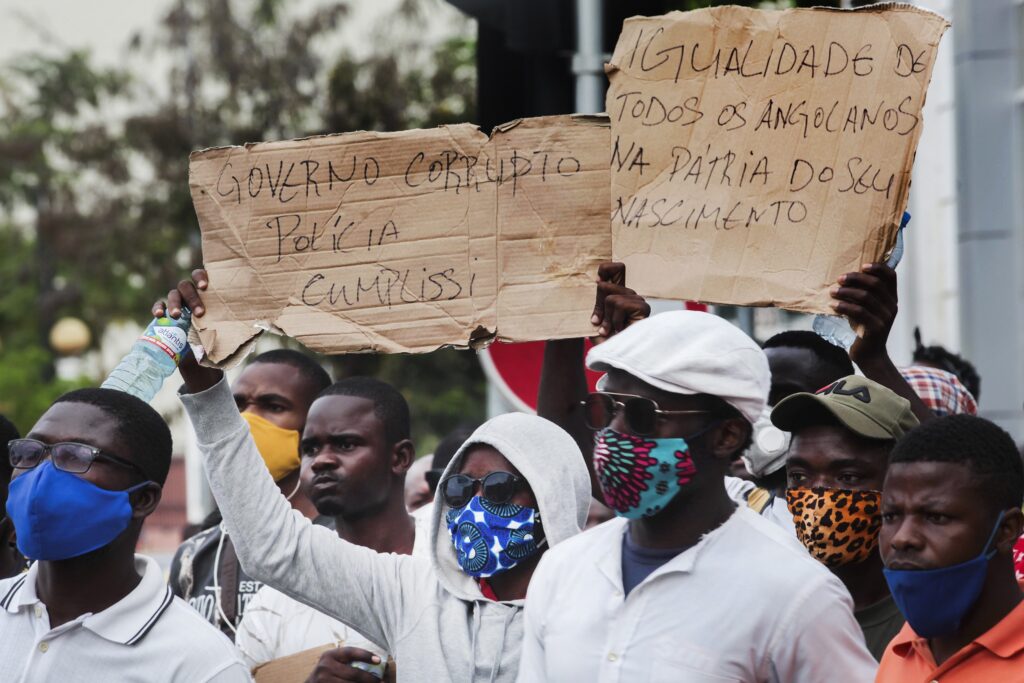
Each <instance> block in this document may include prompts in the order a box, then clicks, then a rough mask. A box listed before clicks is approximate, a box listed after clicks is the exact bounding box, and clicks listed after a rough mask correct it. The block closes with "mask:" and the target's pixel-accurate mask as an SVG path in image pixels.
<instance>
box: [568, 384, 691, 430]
mask: <svg viewBox="0 0 1024 683" xmlns="http://www.w3.org/2000/svg"><path fill="white" fill-rule="evenodd" d="M582 404H583V411H584V420H585V421H586V424H587V427H589V428H590V429H593V430H594V431H597V430H599V429H604V428H605V427H607V426H609V425H610V424H611V423H612V422H613V421H614V420H615V416H616V414H618V413H619V412H620V411H621V412H622V416H623V419H624V420H625V422H626V429H627V430H628V431H629V432H630V433H631V434H635V435H636V436H650V435H651V434H654V432H655V430H656V429H657V427H658V420H661V419H664V418H666V417H669V416H671V415H701V414H707V413H710V412H711V411H710V410H662V408H661V406H659V405H658V403H657V402H656V401H654V400H653V399H649V398H645V397H643V396H633V395H632V394H612V393H608V392H605V391H595V392H594V393H592V394H590V395H589V396H587V398H586V400H584V401H583V402H582Z"/></svg>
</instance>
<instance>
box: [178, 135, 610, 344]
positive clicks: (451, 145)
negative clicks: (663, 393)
mask: <svg viewBox="0 0 1024 683" xmlns="http://www.w3.org/2000/svg"><path fill="white" fill-rule="evenodd" d="M608 135H609V133H608V126H607V122H606V120H605V119H602V118H595V117H569V116H562V117H544V118H537V119H527V120H524V121H518V122H513V123H509V124H506V125H505V126H502V127H500V128H499V129H497V130H496V131H495V133H494V135H493V136H492V137H491V138H490V139H488V138H487V137H486V136H485V135H483V134H482V133H481V132H480V131H479V129H478V128H476V127H475V126H472V125H469V124H460V125H453V126H444V127H441V128H436V129H433V130H414V131H406V132H400V133H370V132H361V133H350V134H343V135H330V136H323V137H315V138H308V139H303V140H292V141H287V142H269V143H259V144H252V145H246V146H245V147H226V148H218V149H211V150H205V151H201V152H196V153H193V154H192V156H191V159H190V164H189V184H190V188H191V191H192V198H193V202H194V204H195V207H196V213H197V215H198V217H199V223H200V227H201V229H202V233H203V257H204V261H205V265H206V268H207V270H208V271H209V276H210V287H209V290H208V291H207V293H206V295H205V296H204V299H205V300H206V302H207V313H206V314H205V315H204V316H203V318H201V319H196V320H195V324H196V328H197V330H198V333H199V337H200V340H201V342H202V344H203V347H204V349H205V352H206V355H207V358H208V359H209V361H211V362H213V363H214V364H227V363H230V362H231V361H232V360H233V359H234V357H235V355H236V352H238V351H239V350H240V349H244V348H245V347H246V346H247V344H248V343H249V342H250V341H251V340H252V339H253V338H254V337H255V336H256V335H258V334H260V332H261V331H263V330H275V331H281V332H283V333H284V334H287V335H288V336H291V337H294V338H295V339H298V340H299V341H300V342H302V343H303V344H305V345H306V346H308V347H310V348H311V349H314V350H317V351H323V352H327V353H344V352H356V351H384V352H410V351H430V350H433V349H436V348H439V347H441V346H445V345H453V346H463V347H465V346H468V345H471V344H477V343H485V342H487V341H490V340H491V339H493V338H495V337H496V336H497V337H498V338H500V339H506V340H510V341H519V340H526V339H536V338H545V339H546V338H560V337H574V336H583V335H588V334H592V332H593V327H592V326H591V325H590V320H589V318H590V312H591V309H592V306H593V297H594V285H593V279H594V277H595V275H596V272H597V265H598V264H599V263H600V262H601V261H603V260H607V259H608V257H609V256H610V253H611V238H610V234H609V231H608V214H609V204H608V185H607V182H608V175H607V166H608V155H607V150H608V145H609V137H608Z"/></svg>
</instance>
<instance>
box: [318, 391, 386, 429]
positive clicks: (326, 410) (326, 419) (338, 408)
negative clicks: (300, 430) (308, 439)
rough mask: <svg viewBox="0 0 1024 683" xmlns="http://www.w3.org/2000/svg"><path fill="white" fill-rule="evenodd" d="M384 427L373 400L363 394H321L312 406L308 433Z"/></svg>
mask: <svg viewBox="0 0 1024 683" xmlns="http://www.w3.org/2000/svg"><path fill="white" fill-rule="evenodd" d="M357 428H359V429H365V428H370V429H373V428H383V422H382V421H381V420H380V418H379V417H378V416H377V412H376V406H375V405H374V403H373V401H371V400H370V399H368V398H363V397H362V396H344V395H340V394H336V395H331V396H321V397H320V398H318V399H317V400H316V401H314V402H313V405H312V406H310V409H309V415H307V417H306V430H305V431H306V433H310V432H312V431H321V430H323V431H327V432H331V433H334V432H341V431H344V430H346V429H357Z"/></svg>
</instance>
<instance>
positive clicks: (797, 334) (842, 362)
mask: <svg viewBox="0 0 1024 683" xmlns="http://www.w3.org/2000/svg"><path fill="white" fill-rule="evenodd" d="M780 347H786V348H794V349H807V350H808V351H810V352H811V353H813V354H814V355H815V356H817V358H818V360H819V361H821V362H822V363H823V364H824V365H825V366H826V367H827V368H828V369H829V373H830V374H835V378H836V379H839V378H840V377H847V376H849V375H852V374H854V369H853V361H851V360H850V356H849V355H848V354H847V353H846V351H844V350H843V349H841V348H840V347H838V346H836V345H835V344H831V343H829V342H827V341H825V340H824V339H822V338H821V337H819V336H818V335H817V334H816V333H814V332H811V331H809V330H787V331H785V332H779V333H778V334H776V335H775V336H773V337H769V338H768V340H767V341H766V342H765V343H764V344H763V345H762V348H765V349H775V348H780Z"/></svg>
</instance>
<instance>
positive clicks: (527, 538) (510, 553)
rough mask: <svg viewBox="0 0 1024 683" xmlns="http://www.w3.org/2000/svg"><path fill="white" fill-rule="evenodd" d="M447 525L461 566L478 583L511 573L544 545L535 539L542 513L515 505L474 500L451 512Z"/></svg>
mask: <svg viewBox="0 0 1024 683" xmlns="http://www.w3.org/2000/svg"><path fill="white" fill-rule="evenodd" d="M446 521H447V522H448V533H449V534H451V537H452V545H454V546H455V554H456V558H457V560H458V563H459V566H460V567H462V571H464V572H466V574H468V575H470V576H472V577H473V578H475V579H486V578H488V577H491V576H494V575H495V574H499V573H501V572H504V571H508V570H509V569H511V568H512V567H514V566H516V565H517V564H519V563H520V562H522V561H523V560H525V559H527V558H528V557H531V556H532V555H534V554H535V553H536V552H537V550H538V548H539V547H540V546H542V545H543V544H544V541H543V540H542V541H540V543H537V542H536V541H535V539H534V528H535V527H536V526H537V525H538V523H539V522H540V512H538V511H537V510H534V509H533V508H529V507H524V506H522V505H517V504H515V503H492V502H491V501H489V500H487V499H486V498H484V497H483V496H473V497H472V498H471V499H470V501H469V502H468V503H466V505H465V506H463V507H461V508H451V509H450V510H448V514H447V516H446Z"/></svg>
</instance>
